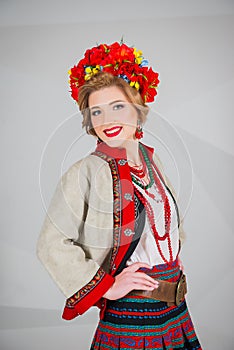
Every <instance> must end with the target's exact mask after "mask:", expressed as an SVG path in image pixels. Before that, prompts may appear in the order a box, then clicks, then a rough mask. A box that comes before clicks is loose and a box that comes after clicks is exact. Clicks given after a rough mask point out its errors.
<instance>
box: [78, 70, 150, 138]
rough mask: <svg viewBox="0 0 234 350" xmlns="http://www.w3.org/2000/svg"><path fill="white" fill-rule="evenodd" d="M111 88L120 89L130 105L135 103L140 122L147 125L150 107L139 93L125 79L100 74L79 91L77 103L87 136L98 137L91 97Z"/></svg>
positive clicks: (103, 73) (105, 73)
mask: <svg viewBox="0 0 234 350" xmlns="http://www.w3.org/2000/svg"><path fill="white" fill-rule="evenodd" d="M111 86H116V87H118V88H119V89H120V90H121V91H122V92H123V93H124V95H125V96H126V98H127V100H128V101H129V102H130V103H133V104H134V107H135V108H136V110H137V111H138V115H139V120H140V121H141V123H142V124H144V123H145V121H146V116H147V113H148V109H149V107H148V106H147V105H146V104H145V103H144V102H143V100H142V98H141V95H140V94H139V92H138V91H137V90H136V89H135V88H133V87H131V86H130V85H129V84H128V83H127V82H126V81H125V80H124V79H122V78H119V77H116V76H114V75H112V74H110V73H107V72H99V73H97V74H95V75H94V76H92V78H91V79H89V80H88V81H87V82H86V83H85V84H84V85H82V86H81V87H80V89H79V95H78V101H77V103H78V106H79V109H80V111H81V113H82V115H83V121H82V127H83V128H84V127H85V129H86V132H87V134H90V135H93V136H97V134H96V132H95V130H94V128H93V126H92V122H91V116H90V111H89V96H90V94H91V93H92V92H94V91H98V90H101V89H104V88H106V87H111Z"/></svg>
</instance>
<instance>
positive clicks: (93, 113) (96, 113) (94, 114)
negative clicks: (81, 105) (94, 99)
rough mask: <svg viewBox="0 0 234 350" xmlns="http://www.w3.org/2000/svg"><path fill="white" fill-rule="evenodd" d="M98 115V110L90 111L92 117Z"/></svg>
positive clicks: (99, 112)
mask: <svg viewBox="0 0 234 350" xmlns="http://www.w3.org/2000/svg"><path fill="white" fill-rule="evenodd" d="M100 114H101V111H100V109H96V110H95V111H92V112H91V115H92V116H94V117H97V116H98V115H100Z"/></svg>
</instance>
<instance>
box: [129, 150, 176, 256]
mask: <svg viewBox="0 0 234 350" xmlns="http://www.w3.org/2000/svg"><path fill="white" fill-rule="evenodd" d="M140 150H141V152H140V156H141V160H142V164H143V165H142V166H141V167H140V168H139V167H138V169H137V168H135V167H131V166H130V172H131V176H132V181H133V182H134V183H135V184H136V185H138V186H140V187H141V188H142V189H144V190H145V192H146V194H148V195H149V196H150V197H151V198H153V199H154V197H155V196H154V195H153V194H151V193H149V191H148V188H150V187H151V186H152V185H153V184H155V186H156V188H158V192H159V194H160V196H161V198H162V201H163V203H164V222H165V233H164V235H162V236H160V235H159V233H158V231H157V228H156V222H155V217H154V210H153V208H152V206H151V204H150V202H149V201H148V200H147V199H146V198H145V197H144V196H143V195H142V193H141V191H139V189H138V188H137V187H136V186H135V193H136V195H137V197H138V199H139V200H140V201H141V202H142V203H143V205H144V207H145V209H146V213H147V217H148V220H149V224H150V227H151V230H152V232H153V234H154V237H155V241H156V244H157V248H158V251H159V254H160V255H161V257H162V259H163V261H164V262H165V263H168V262H172V261H173V254H172V246H171V239H170V225H171V208H170V204H169V200H168V198H167V195H166V192H165V190H164V188H163V186H162V184H161V181H160V179H159V176H158V174H157V171H156V169H154V168H153V166H152V164H151V162H150V160H149V158H148V155H147V153H146V151H145V150H144V148H143V147H142V146H141V144H140ZM147 170H148V174H149V183H148V184H143V183H142V180H143V178H144V177H145V176H146V174H147ZM165 240H167V244H168V250H169V256H170V258H169V261H168V260H167V259H166V257H165V255H164V254H163V251H162V249H161V246H160V241H165Z"/></svg>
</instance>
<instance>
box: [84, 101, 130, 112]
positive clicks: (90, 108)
mask: <svg viewBox="0 0 234 350" xmlns="http://www.w3.org/2000/svg"><path fill="white" fill-rule="evenodd" d="M117 102H126V101H123V100H115V101H112V102H111V103H109V105H110V106H111V105H113V104H114V103H117ZM105 104H107V103H105ZM94 108H100V106H93V107H91V108H90V110H92V109H94Z"/></svg>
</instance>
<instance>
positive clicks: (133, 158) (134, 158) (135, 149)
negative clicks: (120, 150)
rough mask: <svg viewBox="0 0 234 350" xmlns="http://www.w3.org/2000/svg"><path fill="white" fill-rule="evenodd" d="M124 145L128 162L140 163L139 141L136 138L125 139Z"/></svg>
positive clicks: (132, 163)
mask: <svg viewBox="0 0 234 350" xmlns="http://www.w3.org/2000/svg"><path fill="white" fill-rule="evenodd" d="M124 147H125V149H126V153H127V160H128V162H129V163H131V165H140V164H141V158H140V153H139V142H138V141H136V140H134V141H132V140H129V141H128V140H126V142H125V145H124Z"/></svg>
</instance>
